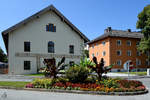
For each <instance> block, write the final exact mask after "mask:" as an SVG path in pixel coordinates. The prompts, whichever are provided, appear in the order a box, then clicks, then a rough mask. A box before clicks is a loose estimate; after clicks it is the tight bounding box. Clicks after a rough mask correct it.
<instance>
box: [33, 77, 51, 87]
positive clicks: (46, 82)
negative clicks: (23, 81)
mask: <svg viewBox="0 0 150 100" xmlns="http://www.w3.org/2000/svg"><path fill="white" fill-rule="evenodd" d="M32 84H33V85H34V87H35V88H48V87H50V86H52V79H40V78H36V79H34V80H33V81H32Z"/></svg>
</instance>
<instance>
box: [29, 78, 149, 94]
mask: <svg viewBox="0 0 150 100" xmlns="http://www.w3.org/2000/svg"><path fill="white" fill-rule="evenodd" d="M26 88H46V89H61V90H81V91H99V92H106V93H108V92H136V91H145V90H146V87H145V86H144V85H143V84H142V82H140V81H135V80H119V79H111V78H109V79H104V80H102V81H100V82H99V81H98V80H97V81H96V82H95V83H71V82H68V80H67V79H61V80H60V79H59V80H57V79H35V80H34V81H33V82H31V83H29V84H27V85H26Z"/></svg>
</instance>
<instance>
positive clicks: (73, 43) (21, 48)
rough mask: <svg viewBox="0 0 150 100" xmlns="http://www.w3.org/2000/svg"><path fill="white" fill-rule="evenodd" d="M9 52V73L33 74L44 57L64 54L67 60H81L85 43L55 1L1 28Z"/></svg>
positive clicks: (85, 40)
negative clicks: (23, 18)
mask: <svg viewBox="0 0 150 100" xmlns="http://www.w3.org/2000/svg"><path fill="white" fill-rule="evenodd" d="M2 36H3V39H4V42H5V46H6V49H7V53H8V62H9V67H8V69H9V74H33V73H37V70H38V69H39V68H41V67H43V66H44V65H43V59H45V58H46V59H47V58H48V59H51V58H55V59H56V62H58V61H60V60H61V58H62V57H65V58H66V62H65V63H66V64H69V63H72V62H75V63H79V62H80V58H81V56H82V51H83V48H84V43H85V42H88V41H89V39H88V38H87V37H86V36H85V35H84V34H82V33H81V32H80V31H79V30H78V29H77V28H76V27H75V26H74V25H73V24H72V23H71V22H70V21H69V20H68V19H67V18H66V17H65V16H63V15H62V14H61V13H60V12H59V11H58V10H57V9H56V8H55V7H54V6H53V5H51V6H49V7H47V8H45V9H43V10H41V11H40V12H38V13H36V14H34V15H32V16H31V17H29V18H27V19H25V20H24V21H22V22H20V23H18V24H16V25H14V26H12V27H11V28H9V29H7V30H5V31H4V32H2Z"/></svg>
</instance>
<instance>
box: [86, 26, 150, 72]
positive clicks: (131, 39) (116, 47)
mask: <svg viewBox="0 0 150 100" xmlns="http://www.w3.org/2000/svg"><path fill="white" fill-rule="evenodd" d="M142 37H143V35H142V34H141V33H139V32H131V30H130V29H128V30H127V31H121V30H112V29H111V27H108V28H107V29H105V31H104V34H103V35H101V36H99V37H98V38H96V39H94V40H92V41H91V42H89V43H88V44H89V57H90V60H92V58H93V57H94V56H95V57H97V60H98V61H100V59H101V58H104V61H105V66H109V65H111V64H115V65H114V67H113V69H112V71H124V70H125V69H126V65H127V64H130V62H132V65H133V67H135V68H136V69H137V70H138V71H141V70H146V68H150V61H149V60H148V59H147V58H148V56H149V55H150V52H146V53H144V54H142V53H141V52H140V51H138V50H137V45H139V41H140V39H141V38H142Z"/></svg>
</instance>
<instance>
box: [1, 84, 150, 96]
mask: <svg viewBox="0 0 150 100" xmlns="http://www.w3.org/2000/svg"><path fill="white" fill-rule="evenodd" d="M0 89H14V90H27V91H40V92H57V93H75V94H91V95H112V96H113V95H114V96H115V95H118V96H129V95H142V94H146V93H148V92H149V91H148V88H146V90H144V91H136V92H108V93H107V92H102V91H81V90H61V89H42V88H16V87H7V86H5V87H2V86H0Z"/></svg>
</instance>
